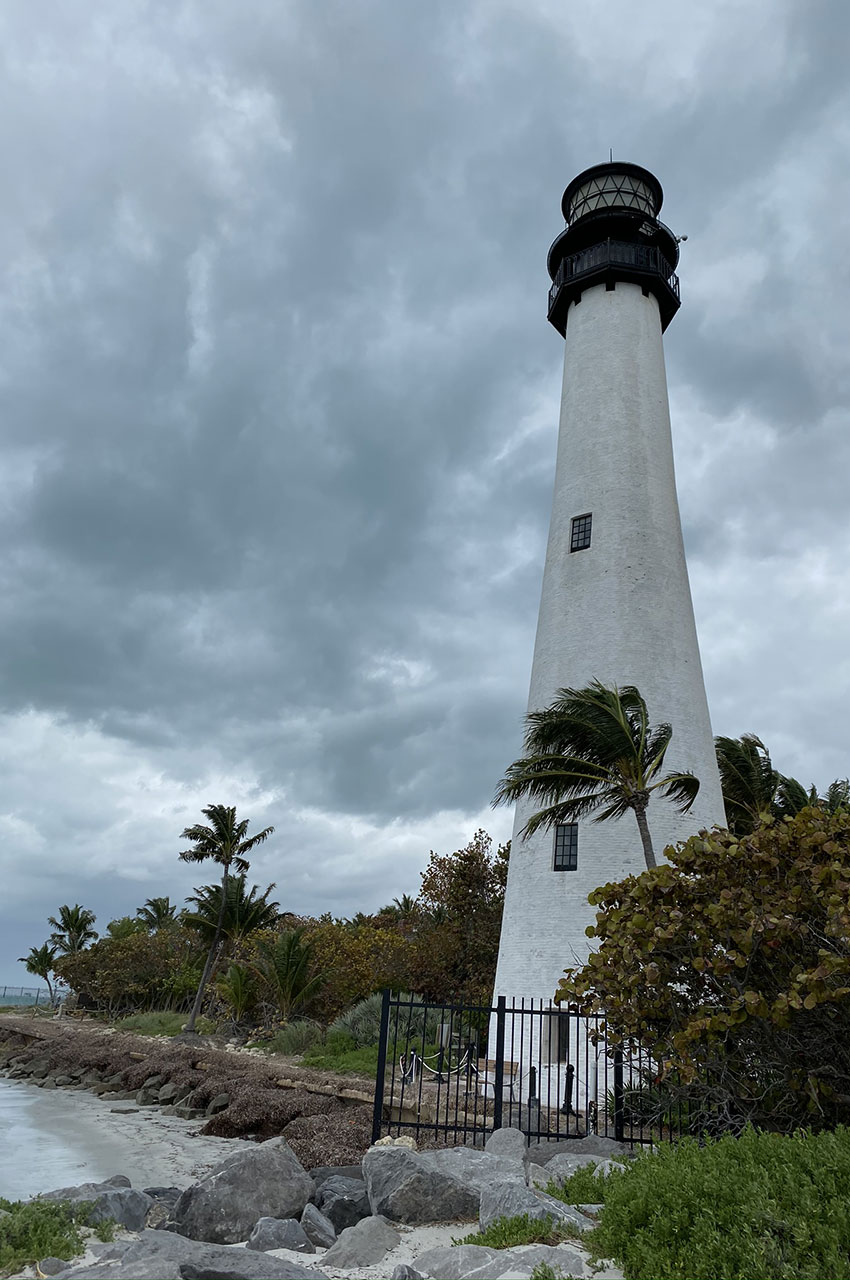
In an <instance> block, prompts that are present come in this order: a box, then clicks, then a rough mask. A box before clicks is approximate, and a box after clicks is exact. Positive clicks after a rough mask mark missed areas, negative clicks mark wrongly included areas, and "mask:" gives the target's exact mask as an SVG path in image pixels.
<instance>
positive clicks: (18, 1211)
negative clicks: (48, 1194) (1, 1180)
mask: <svg viewBox="0 0 850 1280" xmlns="http://www.w3.org/2000/svg"><path fill="white" fill-rule="evenodd" d="M91 1210H92V1206H91V1204H88V1203H83V1204H69V1203H67V1202H64V1203H63V1202H56V1201H51V1200H28V1201H24V1200H3V1199H2V1198H0V1211H2V1212H0V1275H9V1274H11V1273H13V1272H14V1273H19V1272H20V1269H21V1268H22V1267H27V1266H29V1267H31V1266H33V1265H34V1264H35V1263H36V1262H37V1261H38V1259H39V1258H46V1257H54V1258H63V1259H65V1261H68V1260H69V1259H71V1258H73V1257H75V1256H76V1255H77V1254H79V1253H82V1252H83V1250H84V1248H85V1240H84V1237H83V1233H82V1231H81V1230H80V1228H81V1227H83V1226H87V1225H89V1221H90V1216H91ZM95 1234H96V1235H97V1236H98V1237H99V1238H100V1239H101V1240H112V1239H114V1223H111V1222H101V1223H98V1224H97V1226H96V1227H95ZM39 1274H40V1273H39Z"/></svg>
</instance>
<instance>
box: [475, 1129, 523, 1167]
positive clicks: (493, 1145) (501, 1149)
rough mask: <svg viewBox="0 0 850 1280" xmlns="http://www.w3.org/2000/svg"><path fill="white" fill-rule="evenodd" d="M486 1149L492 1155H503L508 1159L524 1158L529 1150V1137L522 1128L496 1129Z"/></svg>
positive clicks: (487, 1142)
mask: <svg viewBox="0 0 850 1280" xmlns="http://www.w3.org/2000/svg"><path fill="white" fill-rule="evenodd" d="M484 1150H485V1151H488V1152H489V1153H490V1155H492V1156H502V1157H503V1158H504V1159H508V1160H523V1159H524V1158H525V1153H526V1151H527V1150H528V1138H527V1137H526V1136H525V1134H524V1133H523V1131H522V1129H508V1128H504V1129H494V1130H493V1132H492V1133H491V1134H490V1136H489V1138H488V1139H487V1141H486V1142H485V1143H484Z"/></svg>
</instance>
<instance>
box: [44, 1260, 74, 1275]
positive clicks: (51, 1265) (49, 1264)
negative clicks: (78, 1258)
mask: <svg viewBox="0 0 850 1280" xmlns="http://www.w3.org/2000/svg"><path fill="white" fill-rule="evenodd" d="M38 1269H39V1271H40V1272H41V1274H42V1275H43V1276H55V1275H57V1274H58V1273H59V1272H60V1271H67V1269H68V1263H67V1262H66V1261H65V1259H64V1258H53V1257H50V1258H42V1259H41V1260H40V1261H39V1264H38Z"/></svg>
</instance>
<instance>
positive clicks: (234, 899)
mask: <svg viewBox="0 0 850 1280" xmlns="http://www.w3.org/2000/svg"><path fill="white" fill-rule="evenodd" d="M273 888H274V885H273V884H269V885H266V888H265V889H264V891H263V892H262V893H259V885H256V884H252V885H251V888H250V889H249V891H248V892H247V893H246V892H245V877H244V875H243V876H231V877H230V878H229V880H228V881H227V893H226V895H225V904H224V912H223V913H222V910H221V885H220V884H205V885H202V886H201V887H200V889H196V890H195V892H194V893H193V894H190V895H189V896H188V898H187V899H186V901H187V902H194V904H195V910H194V911H184V912H183V913H182V915H181V917H180V918H181V921H182V923H183V924H184V925H186V926H188V928H190V929H195V930H196V931H197V932H198V933H199V934H200V935H201V937H202V938H203V940H204V942H206V943H207V944H209V943H210V942H212V939H213V938H214V937H215V934H216V930H217V929H219V923H218V922H219V920H221V928H220V933H221V936H222V937H224V938H228V939H230V940H231V941H233V940H234V939H235V938H244V937H246V935H247V934H249V933H253V932H254V931H255V930H256V929H270V928H272V927H273V926H274V925H275V924H276V923H277V909H278V907H279V905H280V904H279V903H278V902H269V900H268V897H269V894H270V893H271V891H272V889H273ZM258 895H259V896H258Z"/></svg>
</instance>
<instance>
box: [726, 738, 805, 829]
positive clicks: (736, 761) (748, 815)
mask: <svg viewBox="0 0 850 1280" xmlns="http://www.w3.org/2000/svg"><path fill="white" fill-rule="evenodd" d="M714 749H715V752H716V754H717V768H718V769H719V771H720V788H721V790H722V792H723V804H724V806H725V809H726V822H727V823H728V825H729V830H730V831H731V832H732V833H733V834H734V835H739V836H740V835H749V834H750V833H751V832H752V831H755V830H757V828H758V827H760V826H761V825H762V823H763V822H764V821H765V819H766V818H768V817H770V816H771V815H772V814H773V812H774V807H775V805H776V796H777V792H778V791H779V788H780V784H781V782H782V775H781V774H780V773H779V772H778V771H777V770H776V769H774V767H773V762H772V760H771V758H770V753H769V752H768V749H767V747H766V746H765V745H764V743H763V742H762V740H761V738H758V737H756V735H755V734H754V733H744V734H742V735H741V737H740V738H724V737H717V738H715V739H714ZM799 785H800V784H799V783H797V786H799ZM786 800H787V801H788V802H789V803H790V804H793V803H795V802H796V801H797V800H799V796H798V795H796V793H795V789H794V788H793V787H792V788H791V792H790V793H789V794H787V795H786Z"/></svg>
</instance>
